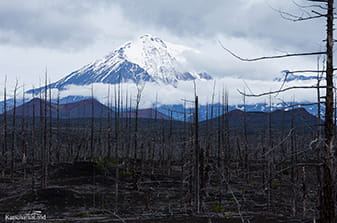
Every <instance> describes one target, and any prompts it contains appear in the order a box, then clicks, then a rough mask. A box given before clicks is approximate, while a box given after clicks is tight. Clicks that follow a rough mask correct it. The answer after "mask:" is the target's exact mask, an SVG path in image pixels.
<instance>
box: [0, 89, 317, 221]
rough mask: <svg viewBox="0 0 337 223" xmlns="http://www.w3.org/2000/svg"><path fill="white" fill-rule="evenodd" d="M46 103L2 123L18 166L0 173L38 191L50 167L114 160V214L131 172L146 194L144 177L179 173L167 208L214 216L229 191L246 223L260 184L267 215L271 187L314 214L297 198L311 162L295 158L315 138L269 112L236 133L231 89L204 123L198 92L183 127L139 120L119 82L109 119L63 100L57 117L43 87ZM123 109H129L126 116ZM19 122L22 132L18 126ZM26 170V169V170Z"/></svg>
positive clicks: (295, 210) (296, 209)
mask: <svg viewBox="0 0 337 223" xmlns="http://www.w3.org/2000/svg"><path fill="white" fill-rule="evenodd" d="M6 91H7V89H5V92H4V94H5V95H4V97H5V98H6ZM15 92H16V90H15ZM33 95H34V92H33ZM48 95H49V98H48ZM93 97H94V93H93V89H92V98H93ZM40 98H41V99H44V100H39V101H37V103H33V112H32V113H33V114H32V115H31V116H28V115H25V114H23V115H22V114H21V115H17V114H15V113H13V114H11V115H10V116H9V115H8V114H7V112H6V111H7V110H8V108H7V106H5V107H4V113H3V119H2V123H1V124H2V127H3V128H2V129H3V132H2V137H1V138H2V142H3V143H2V154H4V155H3V158H4V159H5V160H7V161H6V162H7V163H13V165H7V166H3V168H2V175H3V177H5V176H10V178H11V180H13V181H14V180H15V179H18V178H22V179H25V178H31V184H32V190H34V191H35V190H39V189H40V188H45V187H48V184H49V182H50V181H52V180H48V176H49V174H48V173H49V171H50V170H52V168H48V167H50V166H53V165H57V164H60V163H64V162H76V161H86V162H94V163H99V162H111V163H112V165H113V167H114V173H113V174H114V176H115V179H116V181H115V186H114V189H113V191H114V194H115V197H114V201H113V204H114V206H113V208H112V209H113V211H114V213H118V212H119V210H120V208H121V204H120V203H121V201H120V198H119V197H120V192H119V190H120V181H119V176H120V175H121V174H122V175H123V174H126V173H127V174H133V175H134V176H135V177H134V183H133V185H134V189H135V190H140V189H141V187H142V186H141V183H140V182H141V181H142V178H143V176H147V175H153V176H155V175H156V174H161V175H165V176H175V175H177V174H178V175H179V179H180V180H179V184H180V185H179V186H178V187H179V188H180V194H181V196H180V198H179V201H172V200H170V199H169V200H168V201H167V205H172V204H171V203H174V205H177V203H179V204H180V207H181V211H187V210H189V209H190V210H192V211H193V212H194V213H205V212H209V211H214V210H213V207H214V206H215V207H216V206H217V205H218V206H225V205H226V203H227V202H228V194H230V196H231V197H233V199H234V200H233V202H234V201H235V204H234V207H235V208H234V210H233V211H235V212H238V213H239V214H240V216H241V217H242V219H243V221H246V220H247V216H245V211H248V210H249V207H247V206H245V203H246V202H247V200H248V198H246V197H245V196H246V195H244V194H245V192H244V191H245V190H249V188H248V189H247V188H246V189H243V188H245V185H247V187H248V186H249V185H250V184H251V183H252V182H254V184H256V189H254V190H256V191H261V192H262V193H263V194H264V197H265V198H266V199H265V200H264V201H263V202H265V204H266V206H267V209H266V211H268V212H270V213H272V212H274V213H276V212H277V207H278V205H279V204H278V202H277V196H279V194H278V193H277V192H275V189H273V188H274V187H275V185H276V184H280V183H282V184H285V185H290V187H291V188H292V189H291V191H292V194H293V196H292V197H291V198H289V200H290V201H291V202H290V203H291V204H292V211H291V214H292V215H298V214H299V213H300V214H303V215H304V212H305V213H309V214H310V216H315V215H316V210H315V208H314V207H313V208H312V210H311V209H309V208H308V207H309V206H310V205H312V203H310V202H309V201H308V196H307V195H306V194H307V190H303V191H301V193H302V194H303V196H302V197H296V196H295V195H297V194H298V188H299V185H301V184H303V185H306V184H308V183H306V182H307V181H308V180H307V177H306V175H308V174H306V173H307V171H309V169H307V167H305V169H302V172H301V170H300V168H303V166H296V165H297V164H298V163H299V162H301V163H306V162H307V161H308V157H307V155H308V153H305V154H303V153H302V154H299V155H296V156H293V154H297V153H298V152H299V151H301V150H303V148H305V145H306V143H305V139H306V138H308V139H310V136H308V135H307V134H300V132H301V131H300V130H299V129H296V127H295V126H292V127H291V130H290V131H289V132H288V133H282V134H281V133H280V132H284V131H277V132H274V130H273V127H272V124H271V123H272V121H273V120H272V116H271V111H270V112H269V113H270V115H269V120H268V122H267V123H266V128H264V130H259V132H254V133H251V132H249V126H250V123H249V121H248V120H247V117H246V114H245V113H244V116H242V117H241V118H242V120H241V122H242V130H243V131H237V130H233V129H231V127H230V123H229V119H228V116H221V114H224V113H228V100H229V98H228V94H227V93H226V92H225V91H222V92H220V94H219V105H218V106H217V107H215V105H214V104H215V103H214V98H215V96H212V98H213V99H212V103H211V105H210V106H209V107H208V109H207V110H208V111H207V114H208V115H207V116H208V119H209V121H207V122H200V120H199V117H198V116H199V109H198V108H199V102H198V96H197V95H196V96H195V100H193V101H191V102H193V104H194V106H193V107H192V109H185V111H184V122H178V121H174V120H173V113H174V112H175V111H169V113H168V114H169V115H168V117H169V119H168V120H160V119H158V116H157V115H155V117H154V118H153V119H149V120H146V121H144V119H139V118H137V116H138V115H137V114H138V112H137V111H133V112H134V114H135V116H132V112H131V110H132V107H137V103H138V104H139V102H140V96H137V98H139V100H138V99H137V100H134V99H133V98H132V96H131V95H129V94H128V92H127V91H126V90H125V89H122V88H121V86H119V85H116V86H115V90H114V93H113V94H111V93H110V90H108V100H107V101H108V103H107V104H108V105H109V106H111V105H114V106H113V107H114V110H111V111H110V112H109V113H108V116H107V117H104V118H103V117H101V118H97V117H95V116H94V114H96V113H95V111H96V110H95V109H96V108H95V104H94V102H93V100H92V104H91V112H92V113H91V114H92V117H91V118H88V119H85V120H82V121H80V122H76V120H71V119H61V118H60V114H59V113H60V110H59V103H60V100H59V95H58V96H57V99H56V108H57V109H56V112H57V114H56V116H55V114H51V106H52V105H51V103H49V102H51V100H52V99H51V94H50V90H49V89H45V91H44V92H42V93H41V94H40ZM244 100H245V99H244ZM38 103H39V104H38ZM185 103H186V102H185ZM270 103H271V102H270ZM132 104H134V105H135V106H132ZM185 107H186V106H185ZM270 107H271V105H270ZM39 110H40V111H39ZM122 110H124V111H130V112H129V113H123V112H122ZM23 111H26V109H24V110H23ZM189 117H193V118H189ZM215 117H218V118H217V119H215ZM8 120H11V122H10V123H9V122H8ZM83 122H84V123H85V124H83ZM149 123H151V124H149ZM19 125H21V128H17V127H16V126H19ZM23 126H24V127H23ZM287 131H288V130H287ZM7 132H10V133H11V134H7ZM257 136H258V137H257ZM257 139H258V140H257ZM259 139H261V140H259ZM8 142H11V143H8ZM26 146H27V148H26ZM135 148H136V149H135ZM297 148H301V149H297ZM12 151H13V153H12ZM281 151H283V152H281ZM9 152H10V153H9ZM310 152H312V150H311V151H310ZM314 152H315V153H316V152H317V150H314ZM8 154H10V155H8ZM11 154H13V155H11ZM23 157H25V158H24V159H25V161H24V162H23ZM282 165H283V166H282ZM284 165H286V166H284ZM177 167H179V168H178V170H177ZM281 167H282V168H281ZM23 168H24V169H25V170H26V168H27V170H26V171H24V172H21V171H22V169H23ZM254 168H255V169H257V170H254ZM286 168H289V169H290V170H291V177H289V176H284V175H283V173H282V172H284V171H285V170H283V169H286ZM39 170H40V171H39ZM286 170H288V169H286ZM95 171H96V168H93V172H92V184H93V185H94V187H93V191H92V195H93V196H92V205H93V206H94V207H99V206H100V203H102V202H103V203H104V202H106V201H104V196H103V195H102V196H100V198H101V199H102V200H103V201H101V200H100V199H99V198H98V197H99V196H98V195H99V192H98V190H97V189H95V188H96V187H95V185H96V174H97V173H96V172H95ZM254 171H255V172H254ZM310 171H311V170H310ZM106 174H108V172H106ZM110 174H112V173H110ZM256 179H258V181H257V182H255V181H256ZM301 179H302V180H301ZM308 185H309V184H308ZM310 185H312V184H310ZM307 187H309V186H307ZM310 187H312V186H310ZM238 188H241V189H240V190H241V192H240V194H238V192H237V190H238ZM250 190H252V189H250ZM316 192H317V191H316ZM147 196H150V195H147ZM247 196H248V195H247ZM210 199H211V201H210ZM110 202H111V201H110ZM144 202H147V204H146V206H147V207H148V209H151V202H150V198H149V200H147V201H144ZM304 207H306V208H304ZM169 209H171V206H170V208H169ZM308 209H309V210H308ZM301 210H302V211H301ZM304 210H305V211H304Z"/></svg>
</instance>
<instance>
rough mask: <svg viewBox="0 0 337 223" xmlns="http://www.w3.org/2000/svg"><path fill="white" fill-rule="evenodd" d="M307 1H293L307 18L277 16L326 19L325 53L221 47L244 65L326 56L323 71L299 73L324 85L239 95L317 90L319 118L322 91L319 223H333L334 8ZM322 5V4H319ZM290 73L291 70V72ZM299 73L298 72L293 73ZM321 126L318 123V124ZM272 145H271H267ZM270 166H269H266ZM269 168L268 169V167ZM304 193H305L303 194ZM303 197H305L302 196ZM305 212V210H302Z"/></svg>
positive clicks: (336, 166) (329, 2) (336, 168)
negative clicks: (257, 52) (254, 52)
mask: <svg viewBox="0 0 337 223" xmlns="http://www.w3.org/2000/svg"><path fill="white" fill-rule="evenodd" d="M308 2H315V4H314V5H307V6H302V5H299V4H297V3H296V2H295V4H296V5H297V6H298V7H299V8H301V10H302V11H304V12H305V13H304V14H305V15H306V16H303V15H299V16H298V15H294V14H291V13H288V12H285V11H281V10H276V11H277V12H279V13H280V15H281V16H282V17H283V18H284V19H287V20H290V21H293V22H298V21H304V20H311V19H318V18H325V19H326V26H327V29H326V51H322V52H309V53H293V54H284V55H276V56H269V57H258V58H250V59H247V58H243V57H241V56H238V55H236V54H234V53H233V52H232V51H231V50H229V49H227V48H225V47H224V46H223V45H222V44H221V43H220V44H221V46H222V47H223V49H224V50H226V51H227V52H229V53H230V54H231V55H232V56H234V57H236V58H237V59H239V60H241V61H246V62H254V61H259V60H267V59H279V58H288V57H297V56H313V55H324V56H325V63H326V66H325V69H323V70H320V69H317V71H312V70H306V71H302V72H310V73H316V74H317V77H319V75H320V74H321V73H322V74H325V75H324V78H325V80H326V86H321V85H320V80H321V78H320V77H319V78H318V82H317V85H316V86H292V87H288V88H283V86H284V85H282V87H281V88H280V89H279V90H276V91H270V92H264V93H260V94H250V95H248V94H246V93H245V92H240V93H241V94H243V95H246V96H251V97H260V96H264V95H272V94H278V93H281V92H285V91H289V90H292V89H301V88H313V89H314V88H316V89H317V98H318V102H317V104H318V112H319V117H320V111H321V109H320V105H321V103H322V102H321V96H320V89H325V91H326V92H325V96H324V100H325V101H324V102H323V103H324V104H325V115H324V119H325V120H324V145H323V146H322V147H321V148H320V149H321V154H322V155H321V154H319V155H318V157H317V158H318V159H319V160H320V161H321V168H320V169H319V171H318V177H319V179H320V180H319V182H320V185H319V190H320V194H319V198H320V199H319V207H318V208H319V222H322V223H333V222H336V186H335V185H336V172H337V162H336V158H337V149H336V145H335V144H336V143H335V134H336V132H335V124H336V116H335V114H336V111H335V105H334V101H335V98H334V91H335V90H334V89H335V85H334V81H333V79H334V74H333V72H334V71H335V70H336V69H335V68H334V61H333V57H334V52H333V51H334V42H335V40H334V19H335V12H334V10H335V8H334V0H308ZM322 3H323V4H322ZM307 8H314V9H312V10H311V11H308V10H307ZM316 9H318V10H321V11H323V12H318V11H316ZM290 72H291V71H290ZM295 72H298V71H295ZM288 73H289V72H287V74H286V76H285V80H284V81H286V78H287V75H288ZM319 124H320V123H319ZM318 137H319V138H318V139H320V132H318ZM270 146H271V145H270ZM268 165H269V164H268ZM268 169H269V168H268ZM305 176H306V174H305V167H304V168H303V181H305V178H306V177H305ZM304 192H305V191H304ZM304 196H305V195H304ZM304 209H306V208H304Z"/></svg>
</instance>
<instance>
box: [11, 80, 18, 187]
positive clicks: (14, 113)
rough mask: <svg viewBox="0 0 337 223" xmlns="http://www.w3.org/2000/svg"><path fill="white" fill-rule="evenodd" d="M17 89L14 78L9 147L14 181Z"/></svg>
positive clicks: (12, 179)
mask: <svg viewBox="0 0 337 223" xmlns="http://www.w3.org/2000/svg"><path fill="white" fill-rule="evenodd" d="M17 90H18V81H17V80H16V83H15V88H14V107H13V117H12V118H13V120H12V121H13V122H12V147H11V181H12V182H13V181H14V165H15V152H16V94H17Z"/></svg>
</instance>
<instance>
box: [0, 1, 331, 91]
mask: <svg viewBox="0 0 337 223" xmlns="http://www.w3.org/2000/svg"><path fill="white" fill-rule="evenodd" d="M293 1H295V0H282V1H280V0H235V1H230V0H212V1H209V0H133V1H132V0H105V1H104V0H48V1H46V0H29V1H26V0H11V1H0V67H1V69H0V80H4V79H5V75H7V76H8V82H9V84H10V85H11V84H13V83H14V80H15V78H18V80H19V81H20V82H22V83H25V85H26V86H27V87H26V88H30V87H31V86H32V85H35V86H37V85H39V79H41V78H42V79H43V75H44V72H45V69H46V68H47V69H48V74H49V76H50V79H51V81H56V80H58V79H60V78H61V77H64V76H65V75H67V74H69V73H70V72H72V71H74V70H75V69H78V68H80V67H82V66H83V65H86V64H88V63H90V62H92V61H94V60H96V59H99V58H101V57H103V56H105V55H106V54H108V53H109V52H111V51H113V50H114V49H116V48H117V47H119V46H120V45H122V44H123V43H125V42H128V41H132V40H133V39H136V38H137V37H138V36H140V35H143V34H146V33H150V34H152V35H155V36H158V37H160V38H161V39H163V40H164V41H168V42H172V43H176V44H182V45H186V46H189V47H192V48H195V49H198V50H199V51H200V52H201V53H200V54H199V55H198V56H195V55H191V56H190V58H189V60H190V61H189V64H190V66H191V67H193V66H194V68H195V69H197V70H200V71H206V72H208V73H210V74H211V75H213V76H215V77H219V78H222V77H233V78H244V79H252V80H271V79H273V78H274V77H275V76H276V75H279V72H280V71H281V70H285V69H288V70H292V69H294V70H298V69H303V68H312V69H315V68H316V60H317V58H316V57H307V58H297V59H284V60H274V61H264V62H256V63H244V62H241V61H238V60H237V59H235V58H233V57H232V56H230V55H228V53H226V52H225V51H224V50H223V49H222V48H221V47H220V45H219V43H218V41H221V42H222V43H223V45H224V46H225V47H228V48H230V49H231V50H233V51H234V52H236V53H237V54H239V55H241V56H243V57H258V56H264V55H272V54H282V53H284V52H288V53H291V52H307V51H320V50H322V49H324V42H323V41H322V40H323V39H324V29H325V26H324V20H323V19H317V20H313V21H308V22H291V21H286V20H284V19H283V18H281V16H280V15H279V14H278V13H277V12H276V11H275V10H273V8H274V9H280V10H285V11H287V12H291V13H294V14H303V15H305V12H303V10H301V9H299V8H298V7H297V6H296V5H295V4H294V2H293ZM296 2H297V3H298V4H302V5H304V4H306V3H305V0H297V1H296ZM0 84H1V85H2V84H3V81H0Z"/></svg>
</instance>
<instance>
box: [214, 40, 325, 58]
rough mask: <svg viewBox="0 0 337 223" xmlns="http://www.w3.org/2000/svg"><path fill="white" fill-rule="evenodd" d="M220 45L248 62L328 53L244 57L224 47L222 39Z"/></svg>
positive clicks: (234, 55)
mask: <svg viewBox="0 0 337 223" xmlns="http://www.w3.org/2000/svg"><path fill="white" fill-rule="evenodd" d="M219 44H220V46H221V47H222V48H223V49H224V50H226V51H227V52H228V53H230V54H231V55H232V56H233V57H235V58H237V59H239V60H241V61H246V62H253V61H259V60H267V59H278V58H285V57H296V56H313V55H321V54H326V52H310V53H290V54H284V55H276V56H265V57H257V58H243V57H240V56H238V55H236V54H235V53H233V52H232V51H231V50H229V49H228V48H226V47H224V46H223V44H222V43H221V41H219Z"/></svg>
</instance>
